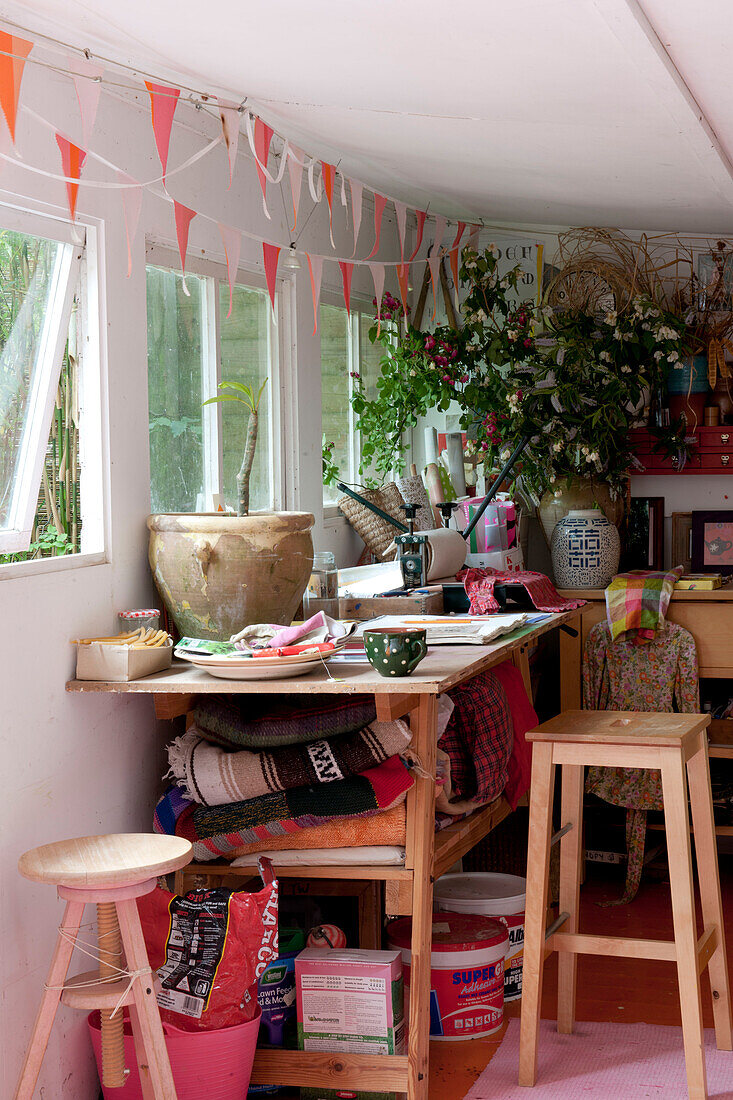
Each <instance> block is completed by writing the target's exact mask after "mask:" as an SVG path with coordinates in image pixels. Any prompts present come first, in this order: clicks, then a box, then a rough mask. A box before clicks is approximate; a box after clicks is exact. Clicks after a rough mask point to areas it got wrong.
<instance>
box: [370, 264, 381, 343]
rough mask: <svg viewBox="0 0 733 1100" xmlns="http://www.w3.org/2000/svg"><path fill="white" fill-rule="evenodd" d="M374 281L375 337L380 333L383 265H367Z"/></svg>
mask: <svg viewBox="0 0 733 1100" xmlns="http://www.w3.org/2000/svg"><path fill="white" fill-rule="evenodd" d="M369 269H370V271H371V273H372V279H373V280H374V296H375V298H376V299H377V336H379V333H380V332H381V331H382V294H383V293H384V264H369Z"/></svg>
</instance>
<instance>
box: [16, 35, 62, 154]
mask: <svg viewBox="0 0 733 1100" xmlns="http://www.w3.org/2000/svg"><path fill="white" fill-rule="evenodd" d="M32 49H33V43H32V42H26V40H25V38H16V36H15V35H14V34H6V33H5V31H0V51H1V52H0V107H2V109H3V114H4V115H5V121H6V122H7V124H8V130H9V131H10V136H11V138H12V139H13V143H15V120H16V117H17V115H18V101H19V99H20V83H21V81H22V79H23V69H24V68H25V61H26V58H27V57H28V54H29V53H30V52H31V50H32ZM67 174H68V173H67Z"/></svg>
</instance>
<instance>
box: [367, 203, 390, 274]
mask: <svg viewBox="0 0 733 1100" xmlns="http://www.w3.org/2000/svg"><path fill="white" fill-rule="evenodd" d="M386 205H387V200H386V199H385V197H384V195H378V194H377V192H376V191H375V192H374V248H373V249H372V250H371V252H370V253H369V255H368V256H367V259H368V260H371V258H372V256H376V254H377V252H378V251H379V238H380V237H381V235H382V215H383V214H384V208H385V206H386Z"/></svg>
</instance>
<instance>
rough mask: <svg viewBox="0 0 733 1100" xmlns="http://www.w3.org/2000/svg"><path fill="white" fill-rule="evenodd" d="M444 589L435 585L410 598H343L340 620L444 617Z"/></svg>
mask: <svg viewBox="0 0 733 1100" xmlns="http://www.w3.org/2000/svg"><path fill="white" fill-rule="evenodd" d="M442 614H443V587H442V585H434V586H432V587H430V588H428V590H427V591H425V592H423V591H422V590H421V591H420V592H419V593H414V594H413V595H410V596H342V597H341V598H340V599H339V618H340V619H358V620H360V621H362V620H366V619H377V618H379V616H380V615H442Z"/></svg>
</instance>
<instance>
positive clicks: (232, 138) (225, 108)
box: [218, 99, 242, 191]
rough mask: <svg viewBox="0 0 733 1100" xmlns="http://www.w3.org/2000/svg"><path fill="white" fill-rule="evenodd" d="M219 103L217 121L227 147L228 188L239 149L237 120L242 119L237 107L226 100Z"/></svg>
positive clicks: (232, 177) (230, 184)
mask: <svg viewBox="0 0 733 1100" xmlns="http://www.w3.org/2000/svg"><path fill="white" fill-rule="evenodd" d="M218 103H219V119H220V121H221V132H222V136H223V138H224V144H225V145H226V147H227V157H228V158H229V187H227V191H228V190H229V188H230V187H231V186H232V180H233V179H234V168H235V166H236V163H237V149H238V148H239V120H240V118H241V117H242V116H241V114H240V111H239V107H237V105H236V104H234V103H230V102H229V101H228V100H226V99H220V100H218Z"/></svg>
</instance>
